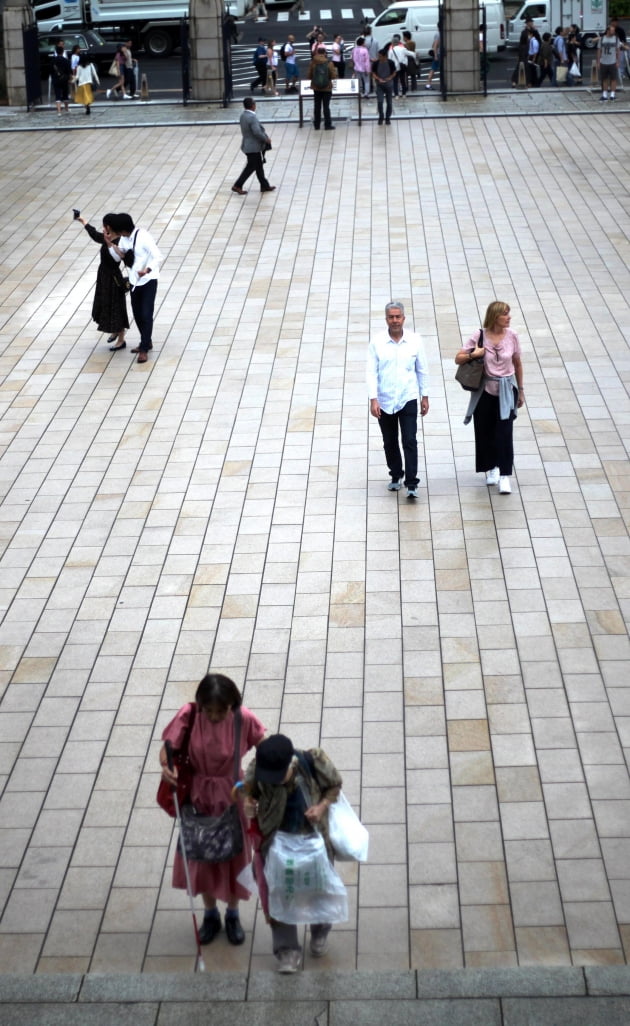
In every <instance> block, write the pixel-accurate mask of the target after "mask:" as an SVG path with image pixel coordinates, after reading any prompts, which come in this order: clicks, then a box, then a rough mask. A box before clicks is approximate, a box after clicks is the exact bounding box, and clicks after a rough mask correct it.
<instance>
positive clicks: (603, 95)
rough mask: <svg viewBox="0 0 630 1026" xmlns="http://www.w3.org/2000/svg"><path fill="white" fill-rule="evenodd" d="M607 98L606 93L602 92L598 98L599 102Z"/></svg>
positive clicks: (603, 101)
mask: <svg viewBox="0 0 630 1026" xmlns="http://www.w3.org/2000/svg"><path fill="white" fill-rule="evenodd" d="M607 99H608V93H602V95H601V96H600V98H599V102H600V103H605V102H606V100H607Z"/></svg>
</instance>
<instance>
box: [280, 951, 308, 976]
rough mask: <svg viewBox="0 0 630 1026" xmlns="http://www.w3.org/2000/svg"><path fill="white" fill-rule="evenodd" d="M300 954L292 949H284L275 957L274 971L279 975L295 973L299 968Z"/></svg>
mask: <svg viewBox="0 0 630 1026" xmlns="http://www.w3.org/2000/svg"><path fill="white" fill-rule="evenodd" d="M301 960H302V953H301V952H300V951H296V950H295V949H294V948H285V949H284V950H283V951H281V952H280V953H279V954H278V955H276V971H277V972H279V973H284V974H285V975H286V974H288V973H296V972H297V971H298V969H299V968H300V962H301Z"/></svg>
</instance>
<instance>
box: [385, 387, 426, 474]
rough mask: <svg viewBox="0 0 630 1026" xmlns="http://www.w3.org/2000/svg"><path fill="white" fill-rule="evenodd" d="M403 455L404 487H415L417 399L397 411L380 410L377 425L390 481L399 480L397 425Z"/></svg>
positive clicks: (399, 461)
mask: <svg viewBox="0 0 630 1026" xmlns="http://www.w3.org/2000/svg"><path fill="white" fill-rule="evenodd" d="M399 425H400V438H401V441H402V447H403V453H404V455H405V487H406V488H415V487H416V485H417V484H418V440H417V437H416V436H417V432H418V400H417V399H411V400H410V401H409V402H408V403H405V405H404V406H403V408H402V410H398V412H397V413H385V411H384V410H381V415H380V417H379V420H378V426H379V427H380V429H381V434H382V436H383V448H384V450H385V459H386V460H387V466H388V467H389V473H390V477H391V479H392V481H400V479H401V477H402V476H403V464H402V457H401V453H400V446H399V444H398V427H399Z"/></svg>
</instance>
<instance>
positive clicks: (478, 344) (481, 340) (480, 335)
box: [477, 328, 483, 349]
mask: <svg viewBox="0 0 630 1026" xmlns="http://www.w3.org/2000/svg"><path fill="white" fill-rule="evenodd" d="M480 346H481V348H482V349H483V328H480V329H479V341H478V342H477V349H479V347H480Z"/></svg>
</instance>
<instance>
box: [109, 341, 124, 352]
mask: <svg viewBox="0 0 630 1026" xmlns="http://www.w3.org/2000/svg"><path fill="white" fill-rule="evenodd" d="M126 348H127V343H126V342H121V344H120V345H119V346H110V348H109V351H110V353H117V352H118V350H119V349H126Z"/></svg>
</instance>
